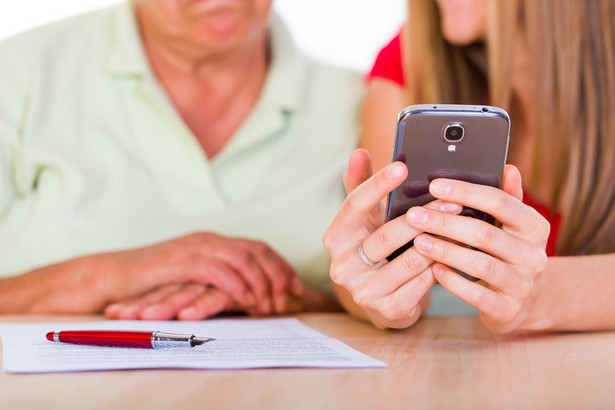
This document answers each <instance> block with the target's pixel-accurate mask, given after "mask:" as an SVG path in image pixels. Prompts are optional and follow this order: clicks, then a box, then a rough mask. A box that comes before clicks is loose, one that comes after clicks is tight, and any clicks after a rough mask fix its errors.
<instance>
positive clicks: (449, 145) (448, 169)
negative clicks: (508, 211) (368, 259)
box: [386, 105, 510, 260]
mask: <svg viewBox="0 0 615 410" xmlns="http://www.w3.org/2000/svg"><path fill="white" fill-rule="evenodd" d="M509 131H510V118H509V116H508V114H507V113H506V111H504V110H503V109H501V108H497V107H490V106H484V105H483V106H478V105H412V106H410V107H407V108H405V109H404V110H402V111H401V112H400V113H399V116H398V118H397V129H396V132H395V134H396V135H395V148H394V150H393V161H401V162H404V163H405V164H406V166H407V167H408V177H407V178H406V180H405V181H404V182H403V183H402V184H401V185H400V186H399V187H397V188H396V189H395V190H394V191H392V192H391V193H390V194H389V196H388V200H387V209H386V219H387V221H390V220H392V219H395V218H397V217H398V216H400V215H403V214H404V213H406V211H408V209H410V208H411V207H413V206H420V205H425V204H427V203H429V202H431V201H433V200H434V199H435V198H434V197H433V196H432V195H431V194H429V183H430V182H431V181H433V180H434V179H436V178H451V179H459V180H464V181H468V182H473V183H477V184H483V185H490V186H494V187H498V188H500V187H501V186H502V173H503V171H504V164H505V163H506V155H507V152H508V140H509ZM462 214H463V215H467V216H472V217H474V218H479V219H482V220H484V221H487V222H489V223H495V218H493V217H492V216H491V215H489V214H487V213H485V212H481V211H478V210H476V209H469V208H464V210H463V211H462ZM411 246H412V242H410V243H408V244H407V245H405V246H404V247H402V248H400V249H398V250H397V251H395V252H394V253H393V254H391V255H390V256H389V257H388V259H389V260H392V259H393V258H395V257H396V256H398V255H399V254H401V253H402V252H404V251H405V250H406V249H408V248H409V247H411Z"/></svg>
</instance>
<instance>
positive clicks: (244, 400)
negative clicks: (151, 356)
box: [0, 314, 615, 410]
mask: <svg viewBox="0 0 615 410" xmlns="http://www.w3.org/2000/svg"><path fill="white" fill-rule="evenodd" d="M297 317H298V318H299V319H300V320H302V321H303V322H304V323H306V324H307V325H309V326H311V327H313V328H315V329H317V330H318V331H320V332H322V333H324V334H327V335H329V336H332V337H335V338H337V339H339V340H341V341H343V342H345V343H346V344H348V345H350V346H352V347H354V348H355V349H357V350H359V351H361V352H363V353H366V354H368V355H370V356H372V357H374V358H376V359H379V360H382V361H384V362H386V363H388V364H389V366H388V367H387V368H382V369H353V370H350V369H256V370H129V371H126V370H123V371H104V372H86V373H57V374H6V373H0V408H1V409H45V410H49V409H72V408H78V409H127V408H132V409H160V408H169V409H171V408H172V409H181V408H186V409H197V408H204V409H208V410H213V409H410V408H413V409H414V408H438V409H439V408H442V409H464V408H468V409H494V408H498V409H500V408H501V409H595V408H615V332H599V333H569V334H554V335H540V336H529V337H514V338H510V337H509V338H496V337H494V336H493V335H491V334H490V333H489V332H488V331H486V330H485V329H484V328H483V326H482V325H481V323H480V321H479V320H478V318H475V317H432V318H426V319H423V320H421V321H420V322H418V323H417V324H416V325H414V326H413V327H412V328H410V329H406V330H402V331H382V330H378V329H375V328H373V327H372V326H370V325H368V324H365V323H362V322H360V321H357V320H355V319H353V318H351V317H349V316H347V315H344V314H301V315H298V316H297ZM97 319H101V318H100V317H96V316H74V317H64V316H0V321H4V322H6V321H11V322H16V321H50V322H51V321H54V322H55V321H89V320H97Z"/></svg>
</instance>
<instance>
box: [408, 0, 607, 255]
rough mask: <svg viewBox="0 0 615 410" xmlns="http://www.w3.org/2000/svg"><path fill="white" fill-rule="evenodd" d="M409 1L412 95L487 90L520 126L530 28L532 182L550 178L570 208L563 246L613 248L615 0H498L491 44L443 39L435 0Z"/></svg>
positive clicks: (554, 202) (423, 97)
mask: <svg viewBox="0 0 615 410" xmlns="http://www.w3.org/2000/svg"><path fill="white" fill-rule="evenodd" d="M408 8H409V20H408V27H407V31H406V33H407V34H406V37H405V38H404V43H403V44H404V53H405V58H404V62H405V66H404V70H405V75H406V79H407V81H406V84H408V99H409V103H410V104H417V103H428V104H431V103H470V104H480V103H484V102H485V101H486V100H488V101H489V103H490V104H492V105H496V106H500V107H502V108H504V109H506V110H508V111H509V112H510V113H511V121H512V124H513V127H514V124H515V120H516V118H515V117H514V116H513V113H515V99H514V95H513V92H512V85H511V67H512V65H513V64H512V62H513V59H514V58H515V56H514V42H515V41H516V40H517V39H518V36H525V39H526V41H527V45H528V50H529V60H530V61H529V63H530V71H531V85H528V86H530V87H531V93H532V101H533V104H534V107H533V125H532V130H533V131H532V133H533V144H534V147H533V152H532V161H531V163H532V175H531V178H530V180H529V181H524V186H525V188H526V189H528V191H529V192H532V191H533V190H537V189H538V186H539V184H541V183H542V180H543V179H544V178H545V177H548V178H549V179H548V186H549V198H550V199H549V205H550V207H551V209H553V210H554V211H557V212H560V213H561V214H562V226H561V229H560V233H559V238H558V242H557V254H559V255H581V254H597V253H607V252H614V251H615V30H614V28H613V24H614V23H615V0H501V1H499V0H491V1H490V2H489V14H488V15H489V26H488V33H487V41H486V45H485V44H482V45H481V44H478V45H469V46H455V45H452V44H450V43H447V42H446V41H445V40H444V38H443V37H442V32H441V29H440V15H439V11H438V7H437V5H436V4H435V1H433V0H408ZM481 55H482V57H481ZM520 122H521V121H520V120H519V123H520Z"/></svg>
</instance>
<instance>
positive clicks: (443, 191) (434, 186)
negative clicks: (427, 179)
mask: <svg viewBox="0 0 615 410" xmlns="http://www.w3.org/2000/svg"><path fill="white" fill-rule="evenodd" d="M429 192H431V193H432V194H434V195H448V194H450V192H451V185H450V184H449V183H448V182H444V181H439V180H436V181H433V182H432V183H431V184H429Z"/></svg>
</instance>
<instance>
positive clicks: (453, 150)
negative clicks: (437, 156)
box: [448, 144, 457, 152]
mask: <svg viewBox="0 0 615 410" xmlns="http://www.w3.org/2000/svg"><path fill="white" fill-rule="evenodd" d="M455 150H457V146H456V145H452V144H451V145H449V146H448V152H455Z"/></svg>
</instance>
